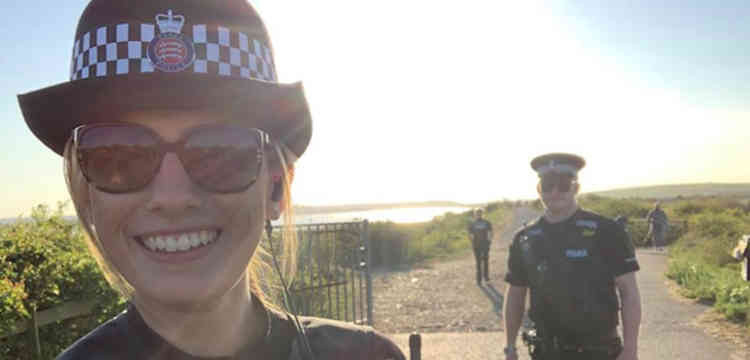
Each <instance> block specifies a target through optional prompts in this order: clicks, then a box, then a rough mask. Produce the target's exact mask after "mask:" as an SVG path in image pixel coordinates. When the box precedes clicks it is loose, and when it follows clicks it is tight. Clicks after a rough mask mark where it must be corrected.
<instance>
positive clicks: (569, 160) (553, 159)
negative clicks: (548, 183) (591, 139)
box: [531, 153, 586, 177]
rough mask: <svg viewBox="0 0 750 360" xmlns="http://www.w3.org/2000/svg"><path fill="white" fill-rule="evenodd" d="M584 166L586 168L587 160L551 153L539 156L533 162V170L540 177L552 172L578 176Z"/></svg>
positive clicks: (572, 155)
mask: <svg viewBox="0 0 750 360" xmlns="http://www.w3.org/2000/svg"><path fill="white" fill-rule="evenodd" d="M584 166H586V160H584V159H583V158H582V157H580V156H578V155H574V154H565V153H551V154H544V155H540V156H537V157H535V158H534V160H531V168H532V169H534V171H536V172H537V174H539V176H540V177H541V176H544V175H545V174H547V173H550V172H557V173H565V174H570V175H573V176H576V175H577V174H578V171H579V170H581V169H582V168H583V167H584Z"/></svg>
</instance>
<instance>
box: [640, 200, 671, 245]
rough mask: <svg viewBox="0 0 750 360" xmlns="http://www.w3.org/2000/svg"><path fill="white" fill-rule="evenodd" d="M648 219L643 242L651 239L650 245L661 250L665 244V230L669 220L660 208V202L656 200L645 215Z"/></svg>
mask: <svg viewBox="0 0 750 360" xmlns="http://www.w3.org/2000/svg"><path fill="white" fill-rule="evenodd" d="M646 220H647V221H648V233H647V234H646V239H645V240H644V243H648V241H649V240H650V241H651V245H652V246H653V247H654V248H656V249H657V250H663V249H664V248H663V247H664V246H665V245H666V238H667V230H668V227H669V222H668V220H667V214H666V213H665V212H664V210H662V209H661V202H660V201H657V202H656V204H654V208H653V209H652V210H651V211H649V212H648V215H647V216H646Z"/></svg>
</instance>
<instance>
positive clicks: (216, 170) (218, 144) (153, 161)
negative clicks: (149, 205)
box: [73, 123, 269, 193]
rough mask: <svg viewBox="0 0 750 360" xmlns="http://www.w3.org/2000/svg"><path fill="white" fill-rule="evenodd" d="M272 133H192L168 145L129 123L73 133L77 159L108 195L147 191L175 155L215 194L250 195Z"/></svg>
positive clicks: (228, 129)
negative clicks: (166, 160)
mask: <svg viewBox="0 0 750 360" xmlns="http://www.w3.org/2000/svg"><path fill="white" fill-rule="evenodd" d="M268 141H269V139H268V135H266V134H265V133H264V132H263V131H261V130H259V129H252V128H246V127H242V126H237V125H228V124H221V125H209V126H199V127H196V128H193V129H191V130H190V131H189V132H188V133H187V134H185V135H184V136H183V137H182V138H180V139H179V140H177V141H175V142H166V141H164V139H162V138H161V137H160V136H159V135H158V134H156V133H155V132H154V131H153V130H151V129H150V128H148V127H145V126H142V125H137V124H129V123H103V124H92V125H83V126H79V127H77V128H75V129H74V130H73V146H74V149H75V153H76V160H77V161H78V165H79V167H80V169H81V172H82V173H83V176H84V177H85V178H86V181H88V182H89V183H90V184H92V185H94V186H95V187H96V188H97V189H99V190H101V191H104V192H108V193H127V192H133V191H138V190H141V189H143V188H145V187H146V186H147V185H148V184H149V183H151V181H152V180H153V179H154V177H155V176H156V174H158V172H159V169H160V168H161V163H162V160H163V159H164V155H166V154H167V153H174V154H176V155H177V157H178V158H179V159H180V162H181V163H182V167H183V168H184V169H185V172H186V173H187V174H188V176H189V177H190V179H191V180H192V181H193V182H194V183H195V184H197V185H198V186H200V187H201V188H203V189H205V190H207V191H211V192H215V193H234V192H240V191H244V190H246V189H247V188H249V187H250V186H251V185H252V184H253V183H255V181H256V179H257V178H258V175H259V174H260V171H261V166H262V164H263V150H264V148H265V146H266V145H267V144H268Z"/></svg>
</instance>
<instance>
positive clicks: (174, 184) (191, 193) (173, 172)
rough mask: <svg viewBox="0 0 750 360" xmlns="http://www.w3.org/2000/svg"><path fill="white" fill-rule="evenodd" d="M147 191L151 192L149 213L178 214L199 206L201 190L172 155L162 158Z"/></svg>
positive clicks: (175, 156) (178, 160) (174, 155)
mask: <svg viewBox="0 0 750 360" xmlns="http://www.w3.org/2000/svg"><path fill="white" fill-rule="evenodd" d="M148 190H149V191H150V192H151V194H150V195H151V197H150V199H149V203H148V209H149V210H150V211H158V212H163V213H169V214H180V213H182V212H184V211H187V210H190V209H195V208H198V207H200V205H201V199H200V196H201V195H200V191H201V190H200V189H199V188H198V186H197V185H196V184H195V183H193V181H192V180H191V179H190V176H189V175H188V173H187V172H186V171H185V168H184V167H183V166H182V162H180V159H179V158H178V157H177V155H176V154H173V153H168V154H166V155H165V156H164V159H162V162H161V166H160V167H159V171H158V173H157V174H156V175H155V176H154V179H153V180H152V181H151V184H150V185H149V188H148Z"/></svg>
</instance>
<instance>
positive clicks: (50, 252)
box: [0, 205, 124, 359]
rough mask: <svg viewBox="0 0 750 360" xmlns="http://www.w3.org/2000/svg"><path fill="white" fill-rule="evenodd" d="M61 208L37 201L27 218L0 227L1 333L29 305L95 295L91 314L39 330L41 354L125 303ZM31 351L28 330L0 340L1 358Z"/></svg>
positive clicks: (22, 317) (48, 354) (49, 354)
mask: <svg viewBox="0 0 750 360" xmlns="http://www.w3.org/2000/svg"><path fill="white" fill-rule="evenodd" d="M63 209H64V206H63V205H59V206H58V209H57V211H55V212H53V211H50V209H49V208H47V207H46V206H37V207H35V208H34V209H33V210H32V214H31V219H30V220H28V221H21V220H20V219H19V221H17V222H16V223H13V224H10V225H3V226H0V239H2V241H1V243H0V245H2V246H1V247H0V260H2V261H0V294H3V295H2V296H1V297H0V332H2V333H9V332H10V331H12V330H14V328H15V327H16V326H17V325H18V324H19V322H28V321H29V319H30V318H31V312H32V311H33V309H36V310H37V311H43V310H46V309H50V308H53V307H56V306H59V305H60V304H62V303H65V302H68V301H81V300H89V299H96V307H95V308H94V310H93V312H92V313H91V315H89V316H84V317H79V318H74V319H68V320H63V321H60V322H57V323H53V324H49V325H47V326H44V327H41V328H40V329H39V335H40V339H41V341H40V342H41V345H42V355H43V358H54V357H55V356H57V355H58V354H59V353H60V352H61V351H62V350H63V349H65V348H66V347H67V346H69V345H70V344H72V343H73V342H74V341H75V340H76V339H78V338H79V337H81V336H83V335H85V334H86V333H88V332H89V331H90V330H91V329H93V328H94V327H96V326H98V325H99V324H100V323H101V322H103V321H105V320H106V319H109V318H111V317H112V316H114V315H115V314H117V313H118V312H120V311H121V310H122V309H123V308H124V302H123V301H122V300H121V299H120V298H119V297H118V296H117V294H116V293H115V292H114V291H113V290H111V289H110V288H109V286H108V284H107V283H106V281H105V280H104V277H103V276H102V275H101V273H100V272H99V269H98V267H97V265H96V262H95V261H94V259H93V258H91V257H90V256H89V254H88V252H87V250H86V245H85V243H84V241H83V237H82V233H81V231H80V230H79V228H78V225H76V224H75V223H72V222H69V221H66V220H65V219H64V218H63V216H62V214H63ZM33 353H34V351H33V347H32V344H31V341H30V336H29V335H28V333H22V334H18V335H14V336H10V337H5V338H3V339H2V340H0V358H2V359H31V358H32V354H33Z"/></svg>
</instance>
